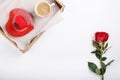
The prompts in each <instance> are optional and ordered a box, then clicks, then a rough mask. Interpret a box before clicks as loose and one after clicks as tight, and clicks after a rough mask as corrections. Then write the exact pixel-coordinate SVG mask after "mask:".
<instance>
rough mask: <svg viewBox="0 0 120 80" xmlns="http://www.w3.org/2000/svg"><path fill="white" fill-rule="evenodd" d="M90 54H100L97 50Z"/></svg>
mask: <svg viewBox="0 0 120 80" xmlns="http://www.w3.org/2000/svg"><path fill="white" fill-rule="evenodd" d="M91 53H96V54H100V51H98V50H95V51H92V52H91Z"/></svg>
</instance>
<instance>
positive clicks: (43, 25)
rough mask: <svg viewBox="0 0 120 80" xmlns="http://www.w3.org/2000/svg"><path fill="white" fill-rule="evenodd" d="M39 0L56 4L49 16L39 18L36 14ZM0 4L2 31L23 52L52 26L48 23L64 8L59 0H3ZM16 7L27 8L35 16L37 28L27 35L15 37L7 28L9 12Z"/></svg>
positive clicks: (0, 29)
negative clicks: (36, 5)
mask: <svg viewBox="0 0 120 80" xmlns="http://www.w3.org/2000/svg"><path fill="white" fill-rule="evenodd" d="M39 1H47V2H48V3H50V4H52V3H55V5H54V6H52V9H51V13H50V14H49V16H47V17H44V18H39V17H37V16H36V15H35V13H34V6H35V4H36V3H37V2H39ZM1 2H2V1H1ZM0 4H1V5H0V12H2V13H1V14H0V32H1V33H2V34H3V35H4V36H5V37H6V38H7V39H8V40H9V41H10V42H12V43H13V44H14V45H15V46H16V47H17V48H18V49H19V50H20V51H21V52H23V53H25V52H26V51H28V50H29V49H30V48H31V46H32V45H33V44H34V43H35V41H36V40H37V39H38V38H39V37H40V36H41V34H42V33H44V31H46V30H47V29H48V28H49V27H50V26H49V25H47V24H48V22H50V21H51V19H52V18H54V17H55V16H56V15H57V14H59V13H61V12H63V9H64V5H63V3H61V2H59V0H12V1H10V0H5V1H4V0H3V2H2V3H0ZM14 8H22V9H25V10H27V11H28V12H29V13H31V14H32V16H33V17H34V25H35V28H34V30H32V31H31V32H30V33H28V34H27V35H25V36H22V37H13V36H11V35H9V34H8V33H7V31H6V30H5V24H6V22H7V21H8V17H9V12H10V11H11V10H12V9H14ZM52 21H53V20H52Z"/></svg>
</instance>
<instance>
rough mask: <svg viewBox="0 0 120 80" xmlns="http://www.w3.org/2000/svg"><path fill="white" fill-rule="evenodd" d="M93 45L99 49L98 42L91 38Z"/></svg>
mask: <svg viewBox="0 0 120 80" xmlns="http://www.w3.org/2000/svg"><path fill="white" fill-rule="evenodd" d="M93 46H94V47H96V48H97V49H98V50H99V49H100V46H99V43H98V42H96V41H94V40H93Z"/></svg>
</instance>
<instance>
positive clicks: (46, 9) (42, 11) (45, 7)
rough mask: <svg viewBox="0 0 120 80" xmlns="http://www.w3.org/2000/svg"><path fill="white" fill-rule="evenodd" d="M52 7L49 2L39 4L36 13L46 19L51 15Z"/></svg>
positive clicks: (36, 6)
mask: <svg viewBox="0 0 120 80" xmlns="http://www.w3.org/2000/svg"><path fill="white" fill-rule="evenodd" d="M51 6H52V5H50V4H49V3H48V2H46V1H41V2H38V3H37V4H36V5H35V13H36V15H37V16H39V17H46V16H48V15H49V14H50V12H51Z"/></svg>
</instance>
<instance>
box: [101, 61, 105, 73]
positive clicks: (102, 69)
mask: <svg viewBox="0 0 120 80" xmlns="http://www.w3.org/2000/svg"><path fill="white" fill-rule="evenodd" d="M100 71H101V75H103V74H105V72H106V65H105V63H103V62H102V65H101V69H100Z"/></svg>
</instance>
